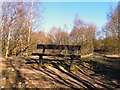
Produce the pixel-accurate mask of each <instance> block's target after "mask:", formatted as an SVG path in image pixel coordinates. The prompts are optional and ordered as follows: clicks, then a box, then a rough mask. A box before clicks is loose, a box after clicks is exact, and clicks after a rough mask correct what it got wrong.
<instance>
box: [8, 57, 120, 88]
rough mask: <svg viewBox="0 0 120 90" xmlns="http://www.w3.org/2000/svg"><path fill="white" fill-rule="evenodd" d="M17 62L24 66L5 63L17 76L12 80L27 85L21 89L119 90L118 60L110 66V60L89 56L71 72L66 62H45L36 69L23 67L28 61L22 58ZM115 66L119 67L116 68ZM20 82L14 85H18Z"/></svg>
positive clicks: (29, 66)
mask: <svg viewBox="0 0 120 90" xmlns="http://www.w3.org/2000/svg"><path fill="white" fill-rule="evenodd" d="M21 60H24V63H23V62H20V60H18V61H19V62H18V61H16V62H18V63H17V64H15V63H13V62H14V61H13V60H11V59H9V60H8V61H9V62H10V63H9V65H10V66H11V67H13V68H14V70H15V72H18V73H17V79H16V80H18V78H21V79H20V80H22V81H25V82H24V83H26V81H27V82H29V83H28V84H29V85H26V86H24V88H47V87H48V88H71V89H88V90H99V89H105V90H115V89H120V84H119V83H120V77H119V76H120V68H119V65H120V62H119V60H118V59H114V62H113V59H109V58H107V57H100V58H99V57H96V56H92V57H90V58H85V59H82V62H81V63H79V62H77V61H76V62H74V65H73V68H71V70H70V69H69V67H70V66H69V64H70V63H69V62H68V61H56V62H55V61H53V62H52V61H51V62H49V63H48V62H47V61H45V62H44V63H43V65H42V66H38V64H35V63H31V64H30V65H28V64H25V61H29V59H25V58H24V59H23V58H22V59H21ZM110 61H111V62H110ZM115 61H116V62H115ZM116 64H117V65H118V64H119V65H118V68H117V67H116ZM114 66H115V67H114ZM18 67H19V68H18ZM21 68H23V69H24V71H23V69H21ZM20 69H21V70H20ZM25 70H28V71H29V72H31V73H28V71H25ZM23 79H24V80H23ZM20 80H18V81H19V82H21V81H20ZM17 85H18V84H17Z"/></svg>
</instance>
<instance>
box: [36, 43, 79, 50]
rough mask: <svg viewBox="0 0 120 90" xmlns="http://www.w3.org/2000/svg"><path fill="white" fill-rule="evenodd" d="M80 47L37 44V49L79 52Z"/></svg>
mask: <svg viewBox="0 0 120 90" xmlns="http://www.w3.org/2000/svg"><path fill="white" fill-rule="evenodd" d="M80 48H81V46H80V45H53V44H37V49H58V50H80Z"/></svg>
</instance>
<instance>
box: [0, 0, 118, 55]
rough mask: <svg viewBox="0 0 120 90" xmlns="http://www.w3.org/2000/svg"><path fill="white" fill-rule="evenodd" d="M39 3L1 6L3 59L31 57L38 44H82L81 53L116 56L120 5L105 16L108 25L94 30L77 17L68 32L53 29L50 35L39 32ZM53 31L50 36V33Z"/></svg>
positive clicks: (40, 12) (17, 3) (9, 3)
mask: <svg viewBox="0 0 120 90" xmlns="http://www.w3.org/2000/svg"><path fill="white" fill-rule="evenodd" d="M40 5H41V3H38V2H29V3H28V2H26V3H25V2H14V3H13V2H12V3H11V2H4V3H2V4H1V13H0V18H1V19H0V20H1V23H0V30H1V31H0V33H1V36H2V38H1V42H2V56H3V57H8V56H19V55H31V53H32V52H35V51H37V49H36V45H37V44H38V43H39V44H63V45H81V51H80V53H81V54H90V53H93V51H95V50H103V51H106V52H107V53H110V54H118V51H119V50H120V47H119V42H120V38H119V36H120V35H119V34H120V31H119V30H120V27H119V19H120V17H119V15H120V5H119V3H118V5H117V7H116V8H115V9H114V10H112V11H111V12H110V13H109V14H108V22H107V23H106V25H105V26H104V27H103V28H102V29H101V32H99V31H97V26H96V25H94V24H91V23H86V22H84V21H83V20H81V19H80V18H79V17H78V16H76V17H75V19H74V23H73V24H74V26H73V29H72V30H71V32H70V33H68V31H67V28H66V27H64V28H62V27H56V26H54V27H53V28H51V29H50V31H49V32H47V33H46V32H44V31H43V30H40V25H41V22H42V16H41V14H42V10H41V9H42V6H41V8H40ZM38 7H39V8H38ZM51 32H52V33H51Z"/></svg>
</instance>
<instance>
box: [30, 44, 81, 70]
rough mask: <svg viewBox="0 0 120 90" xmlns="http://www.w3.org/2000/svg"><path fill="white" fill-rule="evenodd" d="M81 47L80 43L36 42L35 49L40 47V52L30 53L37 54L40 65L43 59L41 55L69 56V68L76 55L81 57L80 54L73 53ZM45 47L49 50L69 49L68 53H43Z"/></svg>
mask: <svg viewBox="0 0 120 90" xmlns="http://www.w3.org/2000/svg"><path fill="white" fill-rule="evenodd" d="M80 48H81V46H80V45H51V44H37V49H42V52H39V53H32V55H37V56H39V64H41V65H42V62H43V60H44V58H43V56H57V57H70V68H71V66H72V64H73V60H74V59H75V58H76V57H77V58H79V60H80V59H81V55H80V54H75V53H74V52H75V51H77V50H78V51H79V50H80ZM46 49H51V50H69V52H70V53H69V54H59V53H57V54H54V53H45V50H46Z"/></svg>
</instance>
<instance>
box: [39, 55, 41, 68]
mask: <svg viewBox="0 0 120 90" xmlns="http://www.w3.org/2000/svg"><path fill="white" fill-rule="evenodd" d="M39 65H40V66H42V56H39Z"/></svg>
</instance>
